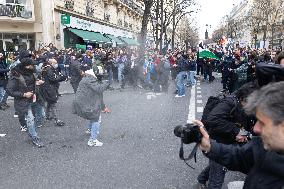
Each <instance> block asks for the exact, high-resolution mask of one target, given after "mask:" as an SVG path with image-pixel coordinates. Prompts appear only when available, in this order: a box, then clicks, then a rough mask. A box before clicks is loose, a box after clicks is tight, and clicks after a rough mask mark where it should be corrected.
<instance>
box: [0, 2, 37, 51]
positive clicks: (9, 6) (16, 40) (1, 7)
mask: <svg viewBox="0 0 284 189" xmlns="http://www.w3.org/2000/svg"><path fill="white" fill-rule="evenodd" d="M38 8H39V4H38V0H0V51H3V50H5V51H14V50H18V48H19V47H24V48H35V43H36V40H38V41H40V40H41V33H42V27H41V24H40V23H41V20H40V13H39V12H38Z"/></svg>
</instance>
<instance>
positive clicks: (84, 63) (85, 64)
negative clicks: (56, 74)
mask: <svg viewBox="0 0 284 189" xmlns="http://www.w3.org/2000/svg"><path fill="white" fill-rule="evenodd" d="M92 66H93V62H92V59H91V58H89V57H88V56H84V58H83V61H82V69H83V71H86V70H89V69H91V68H92Z"/></svg>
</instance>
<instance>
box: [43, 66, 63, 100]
mask: <svg viewBox="0 0 284 189" xmlns="http://www.w3.org/2000/svg"><path fill="white" fill-rule="evenodd" d="M41 77H42V79H43V80H44V84H43V85H42V86H41V91H42V94H43V97H44V99H45V100H46V102H49V103H56V102H57V100H58V89H59V82H62V81H64V80H66V76H63V75H60V74H59V72H58V70H57V69H55V68H53V67H52V66H51V65H49V64H48V65H46V66H44V67H43V68H42V73H41Z"/></svg>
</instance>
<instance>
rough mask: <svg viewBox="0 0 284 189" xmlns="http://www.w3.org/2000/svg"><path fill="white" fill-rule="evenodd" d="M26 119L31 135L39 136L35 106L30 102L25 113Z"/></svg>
mask: <svg viewBox="0 0 284 189" xmlns="http://www.w3.org/2000/svg"><path fill="white" fill-rule="evenodd" d="M25 119H26V126H27V128H28V132H29V135H30V136H31V137H37V132H36V128H35V120H34V115H33V107H32V105H31V104H30V105H29V106H28V112H27V113H26V115H25Z"/></svg>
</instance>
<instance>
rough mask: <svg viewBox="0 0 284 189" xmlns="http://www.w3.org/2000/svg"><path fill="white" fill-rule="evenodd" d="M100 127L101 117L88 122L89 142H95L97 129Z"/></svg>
mask: <svg viewBox="0 0 284 189" xmlns="http://www.w3.org/2000/svg"><path fill="white" fill-rule="evenodd" d="M100 125H101V116H100V118H99V120H98V121H92V120H91V121H90V123H89V125H88V128H89V129H91V137H90V139H91V140H96V139H97V135H98V134H99V129H100Z"/></svg>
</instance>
